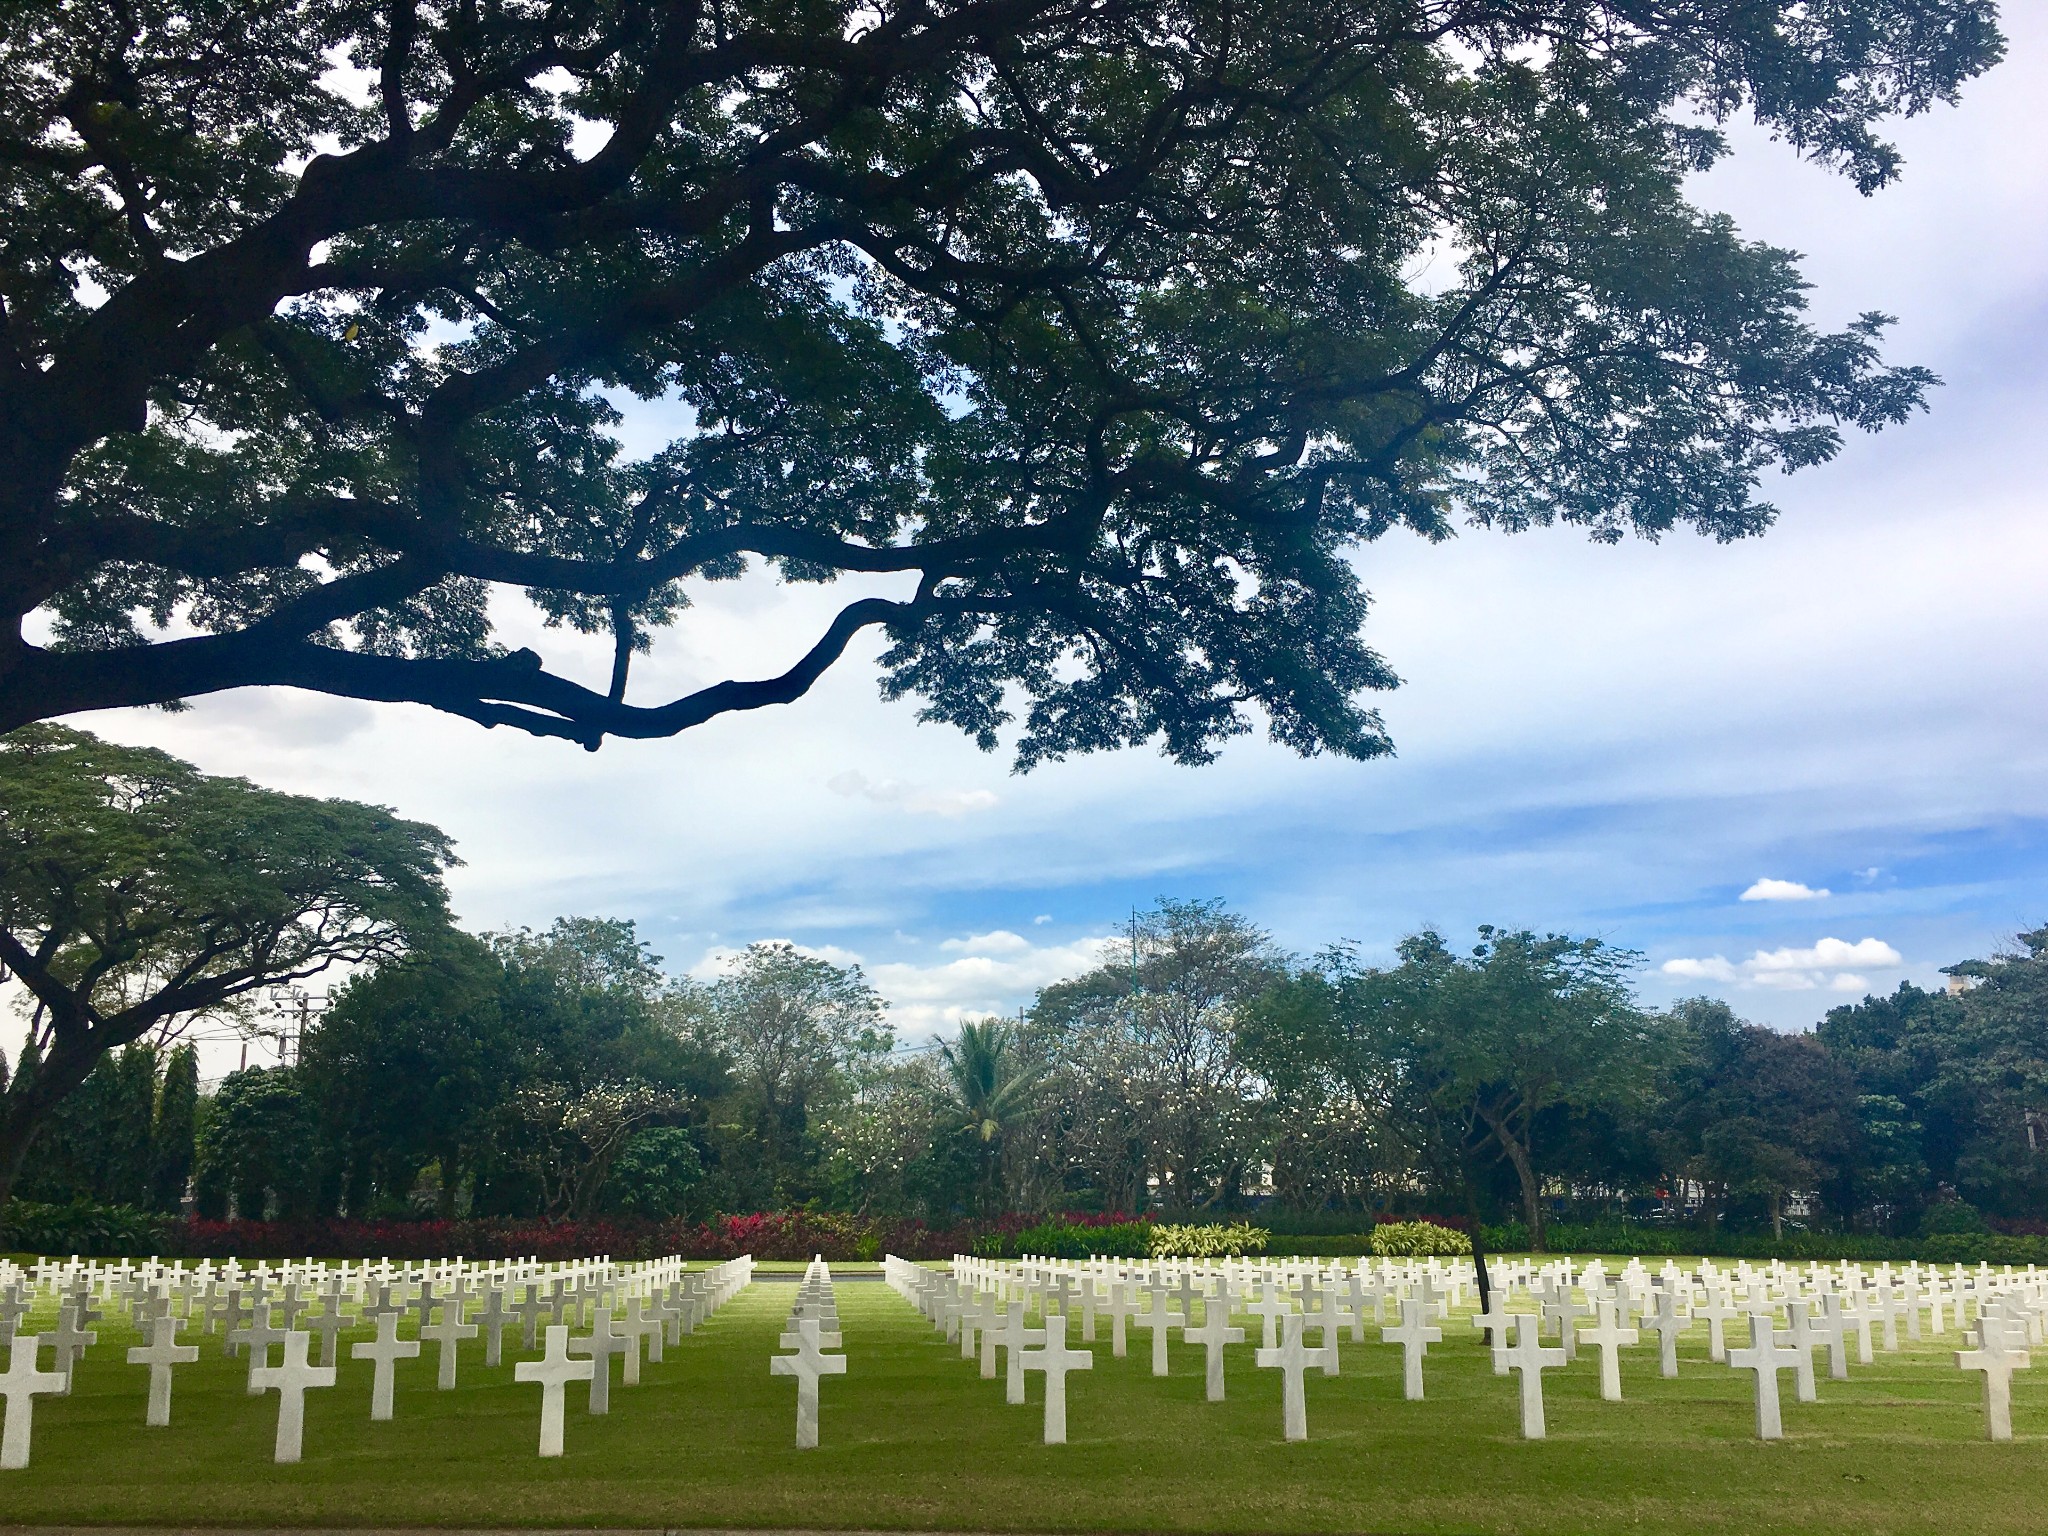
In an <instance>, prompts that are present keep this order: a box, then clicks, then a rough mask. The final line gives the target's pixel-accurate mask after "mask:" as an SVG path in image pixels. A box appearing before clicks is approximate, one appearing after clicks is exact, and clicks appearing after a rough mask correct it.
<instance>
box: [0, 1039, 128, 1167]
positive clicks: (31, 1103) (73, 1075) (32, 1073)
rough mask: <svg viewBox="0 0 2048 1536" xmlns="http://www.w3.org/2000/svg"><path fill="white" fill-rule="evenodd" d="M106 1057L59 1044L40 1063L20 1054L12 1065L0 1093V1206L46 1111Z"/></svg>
mask: <svg viewBox="0 0 2048 1536" xmlns="http://www.w3.org/2000/svg"><path fill="white" fill-rule="evenodd" d="M105 1054H106V1053H105V1052H104V1051H103V1050H99V1049H96V1048H93V1047H90V1046H86V1047H79V1046H76V1045H73V1046H71V1047H70V1048H69V1049H67V1048H66V1044H65V1042H64V1041H63V1040H61V1039H60V1040H59V1041H58V1042H57V1043H56V1044H55V1045H53V1046H52V1048H51V1050H50V1053H49V1054H48V1055H47V1056H45V1057H43V1058H42V1059H41V1060H33V1059H31V1058H29V1057H28V1056H27V1054H26V1048H24V1054H23V1057H22V1059H21V1060H19V1061H17V1062H16V1063H15V1064H14V1078H13V1080H12V1081H11V1082H9V1083H8V1085H7V1088H6V1091H5V1092H4V1093H0V1205H5V1204H6V1203H7V1202H8V1200H9V1199H10V1198H11V1197H12V1196H13V1194H14V1181H15V1180H16V1179H18V1178H20V1177H21V1165H22V1162H23V1160H24V1159H25V1158H26V1157H27V1156H28V1149H29V1146H30V1144H31V1143H33V1142H34V1141H35V1139H36V1133H37V1132H38V1131H40V1130H41V1129H42V1128H43V1122H44V1121H45V1120H46V1119H48V1118H49V1115H50V1111H51V1110H53V1109H55V1108H56V1107H57V1105H58V1104H59V1103H61V1102H62V1101H63V1099H64V1097H65V1096H66V1095H67V1094H69V1093H71V1092H72V1091H73V1090H75V1089H76V1088H77V1087H78V1085H79V1084H81V1083H83V1082H84V1081H85V1079H86V1074H88V1073H89V1072H91V1071H92V1069H93V1067H94V1066H95V1065H97V1064H98V1062H99V1059H100V1057H101V1056H103V1055H105Z"/></svg>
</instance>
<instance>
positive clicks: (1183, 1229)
mask: <svg viewBox="0 0 2048 1536" xmlns="http://www.w3.org/2000/svg"><path fill="white" fill-rule="evenodd" d="M1272 1236H1273V1234H1272V1233H1270V1232H1268V1231H1267V1230H1266V1229H1265V1228H1264V1227H1255V1226H1253V1225H1252V1224H1251V1223H1250V1222H1248V1221H1240V1222H1235V1223H1233V1224H1231V1225H1230V1226H1227V1227H1226V1226H1214V1225H1210V1226H1193V1225H1189V1226H1180V1225H1176V1224H1174V1223H1171V1222H1161V1223H1160V1224H1159V1225H1158V1226H1155V1227H1154V1228H1153V1229H1152V1249H1151V1254H1152V1257H1153V1258H1155V1259H1163V1258H1176V1259H1236V1258H1242V1257H1243V1256H1244V1255H1245V1254H1248V1253H1264V1252H1265V1251H1266V1244H1267V1243H1268V1242H1269V1241H1270V1240H1271V1239H1272Z"/></svg>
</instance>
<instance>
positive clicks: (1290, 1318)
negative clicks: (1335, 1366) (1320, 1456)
mask: <svg viewBox="0 0 2048 1536" xmlns="http://www.w3.org/2000/svg"><path fill="white" fill-rule="evenodd" d="M1280 1334H1281V1338H1280V1343H1279V1345H1278V1346H1276V1347H1275V1348H1272V1349H1263V1348H1262V1349H1260V1350H1259V1352H1258V1354H1257V1355H1255V1356H1253V1358H1254V1359H1255V1360H1256V1361H1257V1362H1258V1364H1259V1365H1260V1367H1261V1368H1263V1369H1266V1370H1277V1371H1279V1372H1280V1373H1281V1374H1280V1381H1281V1391H1280V1416H1281V1422H1282V1424H1283V1425H1284V1426H1285V1432H1286V1435H1287V1438H1288V1439H1289V1440H1306V1439H1307V1438H1308V1397H1307V1394H1306V1392H1305V1391H1304V1390H1303V1387H1302V1382H1301V1378H1302V1373H1303V1372H1304V1371H1306V1370H1307V1369H1308V1368H1309V1367H1310V1366H1312V1365H1321V1364H1322V1363H1323V1361H1322V1355H1323V1351H1322V1350H1320V1349H1304V1348H1303V1347H1302V1343H1301V1334H1302V1319H1301V1315H1300V1314H1299V1313H1297V1312H1289V1313H1287V1314H1286V1315H1285V1317H1284V1319H1283V1320H1282V1326H1281V1330H1280Z"/></svg>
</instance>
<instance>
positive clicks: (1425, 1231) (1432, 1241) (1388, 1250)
mask: <svg viewBox="0 0 2048 1536" xmlns="http://www.w3.org/2000/svg"><path fill="white" fill-rule="evenodd" d="M1372 1251H1373V1252H1374V1253H1376V1254H1378V1255H1380V1256H1381V1257H1382V1258H1404V1259H1448V1258H1451V1257H1453V1256H1454V1255H1457V1254H1469V1253H1470V1252H1471V1251H1472V1239H1471V1238H1470V1237H1468V1236H1467V1235H1466V1234H1465V1233H1463V1232H1460V1231H1459V1230H1458V1229H1457V1228H1455V1227H1440V1226H1438V1225H1437V1224H1436V1223H1435V1222H1433V1221H1383V1222H1381V1223H1380V1224H1379V1225H1378V1226H1376V1227H1374V1228H1373V1229H1372Z"/></svg>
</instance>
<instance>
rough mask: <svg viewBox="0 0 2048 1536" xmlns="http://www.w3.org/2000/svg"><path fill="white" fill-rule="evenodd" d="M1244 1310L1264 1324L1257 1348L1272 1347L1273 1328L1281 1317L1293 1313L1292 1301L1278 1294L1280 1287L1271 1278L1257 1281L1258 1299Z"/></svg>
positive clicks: (1273, 1341) (1289, 1315) (1290, 1315)
mask: <svg viewBox="0 0 2048 1536" xmlns="http://www.w3.org/2000/svg"><path fill="white" fill-rule="evenodd" d="M1245 1311H1247V1312H1249V1313H1251V1314H1252V1315H1253V1316H1254V1317H1256V1318H1258V1319H1259V1321H1260V1322H1261V1323H1262V1324H1263V1325H1264V1326H1263V1328H1262V1329H1261V1332H1260V1338H1259V1348H1261V1349H1272V1348H1273V1347H1274V1343H1275V1329H1276V1327H1277V1326H1278V1324H1279V1320H1280V1319H1281V1318H1283V1317H1292V1316H1293V1315H1294V1303H1292V1302H1291V1301H1289V1300H1288V1299H1287V1298H1286V1297H1284V1296H1282V1295H1281V1294H1280V1287H1279V1286H1277V1285H1275V1284H1274V1283H1273V1282H1272V1281H1271V1280H1263V1281H1261V1282H1260V1283H1259V1300H1258V1301H1256V1302H1255V1303H1253V1304H1252V1305H1251V1306H1249V1307H1246V1308H1245Z"/></svg>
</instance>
